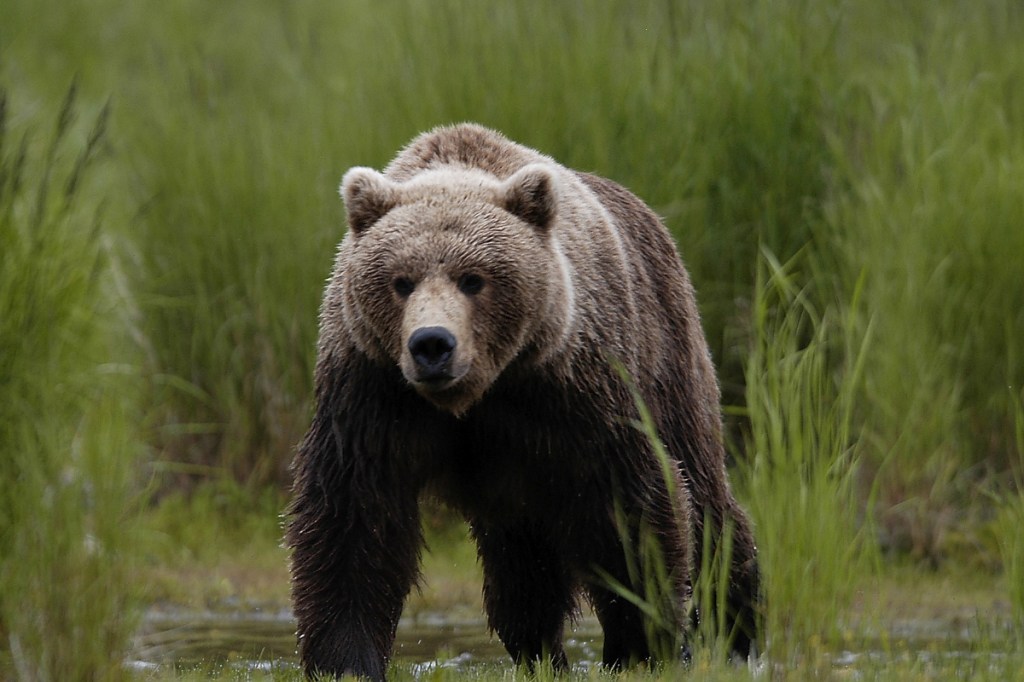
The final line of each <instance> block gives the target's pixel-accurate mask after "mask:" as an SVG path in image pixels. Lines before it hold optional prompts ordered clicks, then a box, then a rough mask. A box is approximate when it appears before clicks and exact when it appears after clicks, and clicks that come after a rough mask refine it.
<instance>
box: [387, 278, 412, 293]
mask: <svg viewBox="0 0 1024 682" xmlns="http://www.w3.org/2000/svg"><path fill="white" fill-rule="evenodd" d="M391 286H392V287H394V289H395V293H396V294H398V295H399V296H401V297H402V298H407V297H408V296H409V295H411V294H412V292H413V289H415V288H416V285H415V284H413V283H412V280H411V279H409V278H408V277H396V278H395V281H394V282H392V283H391Z"/></svg>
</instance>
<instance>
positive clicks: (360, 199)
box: [341, 166, 399, 237]
mask: <svg viewBox="0 0 1024 682" xmlns="http://www.w3.org/2000/svg"><path fill="white" fill-rule="evenodd" d="M341 197H342V199H344V200H345V212H346V213H348V225H349V228H350V229H351V230H352V232H354V233H355V235H356V236H357V237H358V236H359V235H360V234H362V233H363V232H365V231H366V230H367V228H369V227H370V226H371V225H373V224H374V223H375V222H377V221H378V220H380V219H381V218H383V217H384V215H385V214H386V213H387V212H388V211H390V210H391V209H393V208H394V207H395V206H397V205H398V198H399V191H398V186H397V185H396V184H395V183H393V182H391V181H390V180H388V179H387V178H386V177H384V176H383V175H381V174H380V173H378V172H377V171H375V170H373V169H372V168H362V167H360V166H356V167H355V168H351V169H349V171H348V172H347V173H345V177H343V178H342V179H341Z"/></svg>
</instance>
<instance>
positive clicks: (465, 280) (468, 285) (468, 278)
mask: <svg viewBox="0 0 1024 682" xmlns="http://www.w3.org/2000/svg"><path fill="white" fill-rule="evenodd" d="M483 288H484V278H483V277H481V276H480V275H475V274H472V273H467V274H465V275H462V276H461V277H459V291H461V292H462V293H464V294H466V295H467V296H475V295H476V294H479V293H480V290H481V289H483Z"/></svg>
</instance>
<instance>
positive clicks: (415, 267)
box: [339, 164, 571, 416]
mask: <svg viewBox="0 0 1024 682" xmlns="http://www.w3.org/2000/svg"><path fill="white" fill-rule="evenodd" d="M556 183H557V179H556V177H555V176H554V174H553V173H552V172H551V171H549V169H547V168H545V167H544V166H543V165H541V164H534V165H530V166H527V167H525V168H523V169H521V170H520V171H519V172H517V173H516V174H514V175H513V176H512V177H510V178H508V179H507V180H505V181H500V180H498V179H497V178H495V177H494V176H492V175H489V174H486V173H482V172H476V171H471V170H464V169H460V170H458V171H450V170H437V171H430V172H426V173H423V174H421V175H419V176H417V177H415V178H414V179H412V180H410V181H408V182H395V181H393V180H391V179H389V178H387V177H385V176H384V175H381V174H380V173H377V172H376V171H373V170H371V169H368V168H354V169H352V170H351V171H349V172H348V173H347V174H346V175H345V177H344V179H343V181H342V186H341V193H342V196H343V198H344V200H345V205H346V209H347V212H348V221H349V234H348V235H347V236H346V238H345V240H343V242H342V247H341V251H340V254H339V258H340V259H342V260H343V262H344V267H343V273H346V274H345V275H343V278H342V281H341V287H342V289H343V291H342V299H343V315H344V318H345V320H346V327H347V328H349V329H350V331H351V333H352V337H353V339H355V341H356V343H357V345H359V346H361V348H360V350H362V351H364V352H365V353H367V355H370V356H372V357H376V358H377V359H378V360H379V361H383V362H389V363H393V364H394V365H396V366H397V367H399V368H400V369H401V371H402V375H403V376H404V377H405V379H406V380H407V381H408V382H409V384H410V385H411V386H412V387H413V388H415V389H416V391H417V392H418V393H419V394H420V395H422V396H423V397H424V398H426V399H427V400H428V401H430V402H431V403H433V404H434V405H435V406H437V407H438V408H440V409H442V410H446V411H448V412H451V413H452V414H454V415H456V416H459V415H462V414H464V413H465V412H466V410H468V409H469V408H470V407H471V406H472V405H473V404H475V403H476V402H477V401H479V400H480V398H481V397H482V396H483V395H484V394H485V393H486V391H487V389H488V388H489V387H490V386H491V385H492V384H493V383H494V381H495V380H496V379H497V377H498V376H499V375H500V374H501V373H502V372H503V371H504V370H505V368H506V367H507V366H508V365H509V364H510V363H511V362H512V361H513V360H514V359H516V358H517V357H519V356H520V355H523V354H524V351H526V349H528V347H530V346H531V345H540V344H539V339H538V335H543V334H550V333H551V331H550V329H546V328H545V329H542V328H540V325H538V324H536V321H537V320H561V321H562V322H561V323H560V324H561V325H567V324H569V322H570V319H571V316H570V315H568V314H565V312H564V311H567V310H568V308H569V305H570V301H569V298H570V296H571V293H570V292H571V285H568V286H567V283H568V282H569V281H570V279H569V276H568V273H566V272H564V269H565V268H566V267H567V263H566V260H565V258H564V257H563V256H561V253H560V246H559V245H558V239H557V236H556V235H553V231H554V230H553V228H554V226H555V225H556V224H557V219H556V218H557V212H558V197H557V190H556ZM353 273H358V275H355V274H353ZM524 303H526V304H525V305H524ZM533 306H539V307H541V308H542V309H549V310H550V311H551V312H552V314H551V315H543V316H538V315H537V314H536V308H535V307H533ZM559 311H563V312H562V314H559ZM547 326H550V325H547ZM564 333H565V331H564V330H559V331H558V334H560V335H564ZM543 345H544V347H549V346H550V344H548V343H547V342H546V341H545V343H544V344H543ZM527 354H528V353H527Z"/></svg>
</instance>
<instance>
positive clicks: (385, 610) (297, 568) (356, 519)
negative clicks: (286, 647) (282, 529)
mask: <svg viewBox="0 0 1024 682" xmlns="http://www.w3.org/2000/svg"><path fill="white" fill-rule="evenodd" d="M325 395H327V396H330V395H331V394H330V393H325ZM365 434H366V429H365V428H363V427H361V426H360V425H359V424H358V423H357V422H355V421H354V420H352V419H351V418H349V416H348V414H347V413H346V412H345V411H344V410H342V409H339V408H338V407H337V406H336V405H334V404H332V402H331V401H330V400H326V399H322V400H321V401H320V404H319V406H318V409H317V414H316V416H315V417H314V420H313V424H312V425H311V427H310V429H309V431H308V433H307V434H306V437H305V439H304V440H303V442H302V444H301V445H300V446H299V450H298V452H297V454H296V458H295V483H294V491H293V497H292V502H291V505H290V507H289V509H288V527H287V535H286V541H287V544H288V546H289V547H290V548H291V552H292V553H291V571H292V601H293V605H294V609H295V617H296V620H297V621H298V641H299V652H300V655H301V659H302V667H303V669H304V670H305V672H306V675H307V676H309V677H313V676H316V675H343V674H353V675H357V676H359V677H363V678H368V679H371V680H383V679H384V673H385V671H386V669H387V663H388V660H389V658H390V656H391V649H392V646H393V644H394V639H395V629H396V628H397V626H398V619H399V617H400V616H401V614H402V605H403V603H404V601H405V598H406V596H407V595H408V593H409V590H410V589H411V587H412V585H413V583H414V581H415V580H416V578H417V576H418V575H419V553H420V548H421V547H422V545H423V536H422V533H421V530H420V518H419V505H418V490H417V489H416V488H415V486H414V485H413V484H411V483H410V482H409V481H408V477H407V476H402V475H401V468H400V467H399V466H397V464H395V462H394V460H393V459H392V458H390V457H389V456H388V453H386V452H383V451H380V448H379V447H378V448H376V449H372V448H370V447H369V446H368V445H367V443H368V442H370V441H372V439H368V438H367V437H366V436H365Z"/></svg>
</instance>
